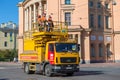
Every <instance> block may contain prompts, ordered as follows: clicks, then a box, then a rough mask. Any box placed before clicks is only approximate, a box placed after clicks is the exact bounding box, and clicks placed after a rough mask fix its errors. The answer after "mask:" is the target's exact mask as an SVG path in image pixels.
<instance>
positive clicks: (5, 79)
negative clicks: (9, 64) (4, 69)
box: [0, 78, 9, 80]
mask: <svg viewBox="0 0 120 80" xmlns="http://www.w3.org/2000/svg"><path fill="white" fill-rule="evenodd" d="M0 80H9V79H7V78H4V79H0Z"/></svg>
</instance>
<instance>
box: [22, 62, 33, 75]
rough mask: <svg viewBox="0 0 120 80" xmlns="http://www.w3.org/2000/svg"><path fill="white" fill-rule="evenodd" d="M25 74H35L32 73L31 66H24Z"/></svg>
mask: <svg viewBox="0 0 120 80" xmlns="http://www.w3.org/2000/svg"><path fill="white" fill-rule="evenodd" d="M24 72H25V73H27V74H33V73H34V71H30V69H29V64H25V65H24Z"/></svg>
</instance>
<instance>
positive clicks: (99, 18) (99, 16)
mask: <svg viewBox="0 0 120 80" xmlns="http://www.w3.org/2000/svg"><path fill="white" fill-rule="evenodd" d="M101 24H102V22H101V15H98V28H101Z"/></svg>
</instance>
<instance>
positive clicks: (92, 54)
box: [90, 44, 95, 57]
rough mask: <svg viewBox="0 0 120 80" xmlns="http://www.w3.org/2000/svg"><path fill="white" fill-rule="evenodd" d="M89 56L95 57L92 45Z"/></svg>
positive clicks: (92, 45)
mask: <svg viewBox="0 0 120 80" xmlns="http://www.w3.org/2000/svg"><path fill="white" fill-rule="evenodd" d="M90 56H91V57H95V46H94V44H91V45H90Z"/></svg>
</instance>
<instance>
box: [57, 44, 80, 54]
mask: <svg viewBox="0 0 120 80" xmlns="http://www.w3.org/2000/svg"><path fill="white" fill-rule="evenodd" d="M55 47H56V52H77V51H78V48H77V44H75V43H56V44H55Z"/></svg>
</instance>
